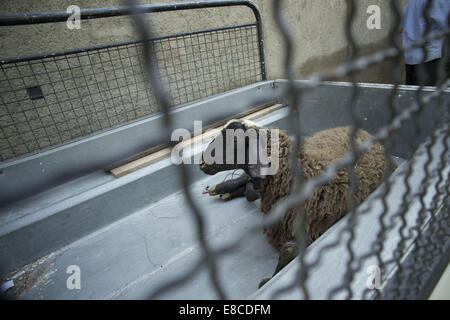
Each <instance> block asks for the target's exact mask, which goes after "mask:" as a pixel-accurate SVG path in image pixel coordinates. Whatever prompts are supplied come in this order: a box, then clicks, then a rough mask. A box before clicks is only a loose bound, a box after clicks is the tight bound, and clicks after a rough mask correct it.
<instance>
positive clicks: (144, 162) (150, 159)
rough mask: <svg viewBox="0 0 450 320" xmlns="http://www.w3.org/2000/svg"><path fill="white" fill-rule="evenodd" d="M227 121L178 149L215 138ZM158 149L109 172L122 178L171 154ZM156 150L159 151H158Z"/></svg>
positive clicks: (257, 114)
mask: <svg viewBox="0 0 450 320" xmlns="http://www.w3.org/2000/svg"><path fill="white" fill-rule="evenodd" d="M282 107H283V105H282V104H275V105H272V106H269V107H266V108H264V109H261V110H258V111H256V112H253V113H250V114H247V115H245V116H242V117H238V116H236V117H234V119H245V120H255V119H257V118H260V117H262V116H264V115H266V114H268V113H270V112H273V111H275V110H278V109H280V108H282ZM227 121H228V120H223V121H220V122H218V123H215V124H213V125H210V126H208V127H207V128H205V130H204V132H203V134H201V135H197V136H195V137H193V138H191V139H188V140H185V141H182V142H180V147H181V146H189V145H197V144H201V143H203V142H205V141H207V140H209V139H211V138H213V137H215V136H216V135H218V134H219V133H220V131H221V130H222V129H223V127H224V125H225V124H226V122H227ZM160 148H161V146H157V147H155V148H152V149H157V150H155V152H153V153H151V154H147V155H144V156H142V157H140V158H138V159H135V160H132V161H129V162H128V163H125V164H121V165H119V166H116V167H114V168H112V169H110V170H109V171H110V172H111V173H112V174H113V175H114V177H116V178H119V177H122V176H124V175H126V174H129V173H131V172H134V171H136V170H138V169H142V168H144V167H146V166H148V165H150V164H152V163H154V162H156V161H159V160H162V159H164V158H167V157H169V156H170V154H171V152H172V148H170V147H165V148H163V149H160ZM158 149H160V150H158Z"/></svg>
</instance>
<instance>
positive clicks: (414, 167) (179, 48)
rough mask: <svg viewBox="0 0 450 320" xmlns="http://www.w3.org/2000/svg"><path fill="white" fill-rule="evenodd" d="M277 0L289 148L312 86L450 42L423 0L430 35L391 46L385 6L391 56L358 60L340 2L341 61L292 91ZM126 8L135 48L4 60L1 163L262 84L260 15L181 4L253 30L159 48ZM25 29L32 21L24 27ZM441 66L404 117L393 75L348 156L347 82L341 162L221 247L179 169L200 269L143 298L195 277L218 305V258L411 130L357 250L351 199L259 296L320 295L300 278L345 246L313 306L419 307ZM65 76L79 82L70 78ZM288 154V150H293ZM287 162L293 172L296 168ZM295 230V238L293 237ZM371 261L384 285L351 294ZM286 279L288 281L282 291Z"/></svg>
mask: <svg viewBox="0 0 450 320" xmlns="http://www.w3.org/2000/svg"><path fill="white" fill-rule="evenodd" d="M281 2H282V1H278V0H276V1H273V7H272V12H273V16H274V18H275V21H276V22H277V25H278V27H279V28H280V30H281V36H282V38H283V40H284V43H285V48H286V50H285V51H284V52H282V53H281V54H282V55H283V67H284V73H285V74H286V77H287V79H288V86H287V87H288V93H287V98H286V105H287V106H288V107H289V110H290V115H292V116H290V117H289V119H290V121H289V129H288V131H290V132H292V133H293V135H294V136H295V139H296V140H295V141H302V137H303V136H304V132H303V131H302V127H301V125H300V123H299V121H298V119H299V116H298V115H300V117H301V115H302V113H301V110H302V104H303V103H304V100H303V98H304V96H305V95H306V94H307V93H308V92H310V91H311V90H314V89H315V88H317V87H318V86H320V83H321V81H323V80H328V79H335V78H336V77H343V76H350V77H352V78H353V79H355V76H354V75H355V73H357V72H358V71H360V70H363V69H365V68H368V67H370V66H372V65H374V64H377V63H381V62H385V61H387V60H388V61H389V62H390V63H392V65H393V66H395V65H398V64H399V63H401V55H402V54H403V52H405V50H407V49H410V48H413V47H418V48H422V50H423V52H426V50H425V48H426V44H427V42H428V41H430V40H432V39H448V37H449V26H448V23H447V26H446V27H444V28H443V29H442V30H440V31H432V30H431V18H430V10H431V6H432V2H433V1H431V0H429V1H427V2H426V5H425V6H424V12H423V14H424V17H426V19H425V20H426V21H427V25H428V27H427V28H426V32H425V35H424V37H423V38H422V39H420V40H418V41H416V42H414V43H413V44H412V45H411V46H410V47H402V46H401V45H400V44H399V43H398V39H397V33H398V29H399V27H400V24H401V8H400V7H399V4H398V2H396V1H391V2H390V3H391V9H392V11H393V12H394V17H395V22H394V24H393V26H392V28H391V31H390V40H391V45H392V47H391V48H389V49H386V50H383V51H381V52H376V53H373V54H371V55H368V56H364V57H360V56H359V55H358V46H357V44H356V42H355V37H354V34H353V31H352V24H353V21H354V19H355V14H356V8H357V5H358V2H357V1H355V0H351V1H349V2H348V3H349V5H348V14H347V17H346V19H345V21H343V23H345V30H346V35H347V40H348V46H349V47H350V48H351V50H350V52H351V57H350V59H349V61H348V62H347V63H344V64H342V65H340V66H337V67H336V68H335V69H334V70H332V71H331V72H329V73H326V74H315V75H313V76H311V77H309V78H308V79H307V81H295V79H296V78H297V75H296V73H295V71H294V69H293V65H294V63H293V56H294V51H293V48H294V46H293V41H294V40H293V35H292V33H291V31H290V30H289V22H288V21H287V20H286V19H285V18H284V16H283V14H282V11H281V9H280V6H281ZM126 3H127V5H128V6H129V9H130V10H131V11H126V13H127V14H129V13H131V14H132V15H133V18H134V20H135V23H136V26H137V31H138V35H139V37H140V38H141V40H140V41H133V42H126V43H120V44H114V45H105V46H99V47H93V48H84V49H81V50H76V51H73V52H62V53H58V54H56V55H52V56H42V55H41V56H34V57H27V58H14V59H8V60H3V61H1V74H0V76H1V79H0V81H1V83H2V86H1V87H2V89H1V90H2V92H1V99H2V100H1V108H2V109H1V114H0V121H1V127H2V131H1V137H0V138H1V140H0V141H1V143H0V150H1V160H2V161H4V160H7V159H11V158H15V157H17V156H20V155H24V154H28V153H29V152H32V151H36V150H41V149H42V148H45V147H47V146H53V145H57V144H60V143H61V142H64V141H69V140H73V139H74V138H76V137H80V136H84V135H86V134H91V133H93V132H97V131H98V130H101V129H107V128H111V127H112V126H115V125H118V124H121V123H125V122H129V121H132V120H135V119H139V118H140V117H143V116H146V115H149V114H152V113H153V112H156V111H159V112H161V113H162V114H163V115H164V121H165V125H166V128H167V132H171V131H172V130H173V129H175V128H174V126H173V120H174V119H173V117H174V115H173V114H171V113H170V110H171V109H172V107H173V106H174V105H180V104H183V103H187V102H190V101H193V100H196V99H200V98H204V97H208V96H210V95H213V94H217V93H221V92H223V91H225V90H228V89H231V88H235V87H239V86H243V85H246V84H249V83H254V82H257V81H261V80H265V77H266V76H265V71H264V54H263V48H262V29H261V18H260V16H259V13H257V9H256V7H255V6H254V4H253V3H252V2H251V1H230V0H228V1H227V0H225V1H204V2H203V3H202V2H196V3H190V2H184V5H185V6H186V9H187V8H188V7H189V6H191V7H196V6H197V7H214V6H215V7H217V6H218V7H222V6H236V5H238V6H239V5H246V6H250V7H251V8H252V10H253V11H254V12H255V17H256V22H255V23H250V24H243V25H238V26H228V27H224V28H216V29H210V30H201V31H198V32H190V33H185V34H177V35H171V36H167V37H160V38H156V37H154V36H153V35H152V31H151V28H150V26H149V25H148V21H147V20H146V19H145V17H144V16H145V14H146V13H148V12H149V11H152V10H151V6H148V5H139V4H137V3H136V2H135V1H132V0H128V1H126ZM117 14H119V13H117ZM120 14H124V12H121V13H120ZM449 18H450V17H449ZM38 19H43V20H46V19H47V20H48V21H52V19H56V18H55V17H48V16H47V17H40V18H39V17H38ZM25 20H26V19H25ZM3 21H6V23H5V22H4V23H5V24H14V23H17V24H19V22H17V21H18V20H15V21H16V22H11V21H14V20H11V21H9V22H8V19H5V20H3ZM61 21H62V20H61ZM447 21H450V20H447ZM31 22H32V21H31V20H29V22H25V23H31ZM22 23H23V21H22ZM146 39H152V40H151V41H146ZM447 43H448V42H447ZM424 59H426V54H425V57H424ZM138 61H139V62H138ZM448 61H449V57H448V52H447V53H446V54H445V55H444V56H443V57H442V59H441V62H440V64H439V72H438V75H439V81H438V86H436V87H433V88H429V87H427V88H425V87H424V86H419V87H418V88H417V91H416V97H415V99H414V100H413V101H411V103H410V105H409V107H408V108H403V109H400V108H399V107H398V105H397V104H398V101H397V99H398V92H399V85H400V81H401V80H400V79H399V77H398V75H397V74H395V71H393V73H392V80H393V82H395V83H396V84H395V85H393V86H392V88H391V89H390V90H391V94H390V98H389V101H388V104H389V106H388V110H389V112H390V115H389V121H388V122H387V123H386V124H385V125H383V126H380V127H379V128H378V130H377V131H376V132H375V133H374V134H372V138H370V139H368V140H366V141H365V143H363V144H362V145H359V146H357V145H356V143H355V142H354V141H353V139H354V137H355V134H356V129H357V128H361V127H362V119H360V118H359V115H358V113H357V111H356V105H357V101H358V99H359V91H360V89H359V88H360V85H358V83H356V81H355V80H354V81H353V82H352V87H353V89H352V98H351V99H350V103H349V105H348V114H350V116H351V119H352V123H351V125H352V126H353V128H354V129H353V130H352V131H351V134H350V138H351V141H352V143H351V148H350V151H349V152H348V153H347V154H346V155H345V156H344V158H343V159H341V160H339V161H336V162H334V163H333V164H331V165H329V166H328V167H327V168H326V170H325V171H324V174H323V175H320V176H318V177H315V178H312V179H310V180H308V181H301V180H300V176H299V175H298V177H297V176H295V178H294V182H293V185H296V186H297V188H296V189H295V192H294V191H292V192H291V193H290V195H289V196H287V197H286V198H284V199H282V200H280V201H279V202H278V203H277V205H276V206H275V207H274V208H273V209H272V210H271V211H270V214H268V215H266V216H265V218H264V220H263V222H262V223H255V224H254V225H253V226H252V227H251V228H249V229H246V230H245V232H242V234H241V235H240V236H239V237H236V239H233V241H232V242H230V243H227V244H226V245H223V246H221V247H219V248H212V246H211V245H210V244H209V243H208V240H207V239H206V237H205V230H204V228H205V221H204V214H203V213H202V212H203V210H204V209H205V208H202V207H200V206H199V205H198V203H197V201H196V199H195V197H194V196H193V195H192V192H191V190H190V187H189V186H190V177H189V172H188V170H187V169H186V166H185V165H180V166H179V168H178V169H179V175H180V177H181V181H182V184H181V188H182V191H183V194H184V195H185V199H186V203H187V204H188V205H189V208H190V212H191V213H192V219H193V220H194V222H195V226H196V229H195V232H196V234H197V239H198V243H199V246H200V247H201V249H202V258H201V259H199V260H198V261H197V263H195V264H193V265H192V266H190V267H189V270H186V272H185V273H184V274H182V275H181V276H179V277H177V278H175V279H173V280H172V281H171V282H169V283H167V284H165V285H163V286H161V287H158V288H149V291H151V292H150V293H149V297H150V298H157V297H159V296H160V295H162V294H164V293H166V292H168V291H170V290H173V289H176V288H178V287H179V286H180V285H182V284H183V283H185V282H188V281H189V280H190V279H192V277H194V276H195V275H196V274H197V273H198V272H199V270H202V267H205V268H206V269H207V270H208V274H209V279H210V282H211V284H212V286H213V287H214V289H215V292H216V294H217V297H218V298H222V299H223V298H227V295H226V293H225V291H224V289H223V285H222V284H221V281H220V279H219V277H218V271H217V269H218V261H219V259H220V258H221V257H223V256H225V255H228V254H231V253H232V252H233V251H235V250H238V248H239V245H240V243H242V241H245V239H246V238H247V237H249V234H252V233H254V232H260V231H261V229H262V228H263V227H267V226H269V225H271V224H273V223H274V222H276V221H278V220H279V219H280V218H281V217H282V216H283V215H284V214H285V212H286V211H287V209H289V208H292V207H294V206H296V205H298V204H300V203H303V202H305V201H306V200H307V199H308V198H309V197H310V196H311V194H312V193H313V191H314V189H315V188H316V187H318V186H321V185H324V184H326V183H327V182H329V181H330V180H331V179H332V178H333V176H334V174H335V173H336V170H338V169H340V168H346V169H347V170H348V171H349V176H352V175H354V167H355V164H356V163H357V159H358V157H359V156H360V155H361V154H362V153H364V152H365V151H366V150H368V149H369V148H370V146H371V145H372V143H374V142H375V141H379V142H381V143H382V144H383V145H384V147H385V153H386V155H387V156H388V155H392V154H395V153H396V152H395V150H394V149H395V146H396V145H397V144H398V141H396V140H398V139H399V132H400V130H401V129H402V128H404V125H405V123H408V126H409V127H408V130H407V133H408V135H409V136H408V139H409V141H410V142H411V148H410V150H411V151H410V152H409V154H407V155H405V156H404V157H405V162H404V163H403V165H402V166H401V170H400V171H399V172H397V174H394V175H393V176H389V174H388V173H389V172H390V170H391V169H392V168H389V166H388V167H387V168H386V172H385V174H384V178H383V179H384V181H383V184H382V186H381V187H380V188H379V189H378V190H377V192H375V193H374V194H373V195H372V196H371V197H369V199H368V200H367V201H366V202H365V206H366V207H365V208H364V210H366V211H368V210H369V209H368V208H374V207H377V209H378V210H379V214H378V215H377V220H376V224H377V225H376V227H374V228H373V230H375V231H373V232H374V233H376V235H375V238H374V240H373V241H372V242H371V243H369V244H368V248H369V249H368V251H367V252H363V253H362V254H356V253H355V252H356V251H357V249H355V248H356V245H357V243H355V242H356V241H357V240H356V239H360V238H358V236H359V231H358V226H360V225H361V221H360V220H361V219H362V217H361V215H362V213H361V210H362V209H361V206H359V207H358V206H356V205H355V204H354V203H351V201H350V203H349V205H348V208H349V210H348V213H347V215H346V217H345V219H343V221H341V222H340V225H339V228H340V229H339V232H338V234H337V235H336V230H334V232H335V235H336V237H334V238H333V241H331V242H330V241H329V242H326V241H322V242H321V243H319V244H318V245H314V246H309V247H308V246H307V243H306V242H305V241H302V239H303V238H305V237H303V236H301V235H300V236H299V237H297V241H298V243H297V244H298V246H299V248H300V254H299V256H298V259H296V260H295V261H294V262H292V264H294V263H295V264H296V265H297V266H298V268H297V269H294V268H290V269H289V270H287V271H286V272H284V274H283V272H281V275H280V277H278V281H277V279H274V281H273V282H274V285H272V286H269V289H267V290H265V291H264V293H263V294H262V295H261V296H257V297H263V298H277V297H281V298H283V297H286V295H287V294H289V293H292V292H297V294H296V295H294V297H296V298H305V299H308V298H315V297H317V295H316V294H315V290H317V288H316V286H315V283H312V281H311V278H314V277H317V276H318V275H317V273H316V274H315V275H313V273H314V270H315V269H316V268H318V267H319V266H320V265H321V264H323V263H324V261H325V262H326V261H327V256H329V255H330V254H331V253H332V252H333V251H334V250H336V249H337V248H341V249H342V248H345V252H346V255H345V257H343V258H342V259H341V261H340V264H341V265H343V266H345V272H344V273H343V274H341V275H340V276H341V278H340V279H339V285H338V286H336V287H334V288H332V289H330V290H328V291H327V292H325V294H324V295H323V296H322V297H326V298H336V297H338V298H371V299H373V298H382V299H383V298H395V299H401V298H426V297H427V295H428V294H429V293H430V290H431V289H432V287H433V285H434V284H435V283H436V280H437V278H439V276H440V274H441V273H442V267H443V266H444V267H445V266H446V265H447V264H448V261H449V219H448V192H449V185H448V179H449V152H448V149H449V148H448V143H449V125H448V119H449V118H448V116H449V114H448V95H445V94H444V93H445V92H446V90H447V86H448V73H447V70H448ZM392 70H395V68H392ZM74 79H77V81H73V80H74ZM149 84H150V85H151V86H149ZM150 87H151V88H152V89H149V88H150ZM447 91H448V90H447ZM72 93H73V95H72ZM248 104H249V105H252V101H248ZM425 113H427V114H428V115H431V116H428V117H427V118H426V119H427V123H426V125H424V124H423V120H422V116H423V114H425ZM425 126H426V127H427V128H425ZM402 134H404V130H403V131H402ZM169 138H170V137H169V136H168V137H167V142H168V143H169V144H172V142H170V139H169ZM294 154H296V152H292V153H291V155H294ZM291 161H292V162H291V163H295V159H294V158H293V159H292V160H291ZM299 169H300V168H299ZM356 188H357V185H356V184H355V182H353V183H351V189H352V192H355V190H356ZM350 198H351V197H350ZM411 210H415V213H414V214H411ZM298 232H299V233H302V232H304V231H303V229H301V228H299V230H298ZM393 234H394V237H395V239H396V240H397V241H395V242H392V241H391V239H392V237H393ZM392 243H395V248H393V249H392V248H391V249H392V251H393V252H394V254H393V255H392V256H388V257H387V255H386V254H384V253H385V251H386V249H389V247H391V246H392ZM369 260H370V261H373V262H374V264H375V265H376V266H378V268H379V269H380V274H381V276H382V278H381V280H380V282H381V283H382V288H381V289H380V288H377V289H380V290H371V289H369V288H367V289H366V290H364V292H359V291H358V290H356V291H358V292H356V291H355V289H354V282H355V275H356V274H357V273H358V272H361V270H362V269H363V267H364V266H366V262H367V261H369ZM283 279H284V280H289V281H282V280H283ZM298 289H299V290H298ZM288 297H292V296H288Z"/></svg>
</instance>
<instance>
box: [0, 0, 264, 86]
mask: <svg viewBox="0 0 450 320" xmlns="http://www.w3.org/2000/svg"><path fill="white" fill-rule="evenodd" d="M232 6H246V7H248V8H250V9H251V10H252V12H253V15H254V16H255V19H256V23H257V30H258V42H259V58H260V61H261V74H262V80H263V81H265V80H267V76H266V66H265V54H264V40H263V39H264V38H263V29H262V19H261V13H260V11H259V8H258V6H257V5H256V4H255V3H254V2H253V1H250V0H204V1H182V2H181V1H180V2H169V3H157V4H139V5H138V10H139V12H142V13H153V12H169V11H179V10H187V9H206V8H221V7H232ZM131 12H132V10H131V9H130V8H129V7H128V6H120V7H105V8H85V9H81V11H80V19H81V20H88V19H98V18H108V17H119V16H127V15H130V14H131ZM71 15H72V13H71V12H67V11H62V10H61V11H49V12H31V13H9V14H0V26H17V25H29V24H40V23H52V22H65V21H67V19H68V18H69V17H70V16H71Z"/></svg>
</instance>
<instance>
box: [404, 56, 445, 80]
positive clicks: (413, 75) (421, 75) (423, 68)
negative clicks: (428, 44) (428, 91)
mask: <svg viewBox="0 0 450 320" xmlns="http://www.w3.org/2000/svg"><path fill="white" fill-rule="evenodd" d="M441 60H442V59H435V60H431V61H428V62H425V63H420V64H415V65H410V64H406V65H405V66H406V81H405V84H407V85H415V86H419V85H423V86H439V85H441V84H442V83H438V81H439V80H440V79H439V77H440V74H439V67H441ZM443 68H444V70H445V71H444V72H445V74H446V79H448V78H449V77H450V59H448V61H447V63H446V64H445V66H443ZM446 79H443V80H444V81H445V80H446Z"/></svg>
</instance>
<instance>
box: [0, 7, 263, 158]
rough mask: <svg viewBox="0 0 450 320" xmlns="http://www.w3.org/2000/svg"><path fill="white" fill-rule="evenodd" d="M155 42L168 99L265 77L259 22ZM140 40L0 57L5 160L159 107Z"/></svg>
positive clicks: (0, 150)
mask: <svg viewBox="0 0 450 320" xmlns="http://www.w3.org/2000/svg"><path fill="white" fill-rule="evenodd" d="M119 14H123V13H121V12H120V11H119V12H117V15H119ZM150 42H151V43H152V44H151V45H152V47H153V48H154V50H153V51H152V57H151V59H152V60H153V61H155V63H156V65H157V68H158V72H159V74H160V77H161V81H163V83H164V84H165V85H166V86H167V88H168V89H169V92H170V97H169V99H170V104H171V105H175V106H179V105H182V104H184V103H188V102H192V101H194V100H198V99H201V98H205V97H209V96H211V95H214V94H218V93H222V92H224V91H227V90H230V89H234V88H237V87H241V86H244V85H247V84H251V83H254V82H257V81H261V80H265V74H264V72H265V71H264V68H262V67H261V60H262V57H260V36H259V34H258V24H257V22H253V23H247V24H241V25H232V26H225V27H220V28H211V29H207V30H198V31H194V32H185V33H177V34H172V35H164V36H159V37H157V36H154V37H152V38H151V40H150ZM142 43H143V42H142V41H141V40H138V41H124V42H120V43H112V44H105V45H97V46H91V47H86V48H81V49H74V50H69V51H62V52H56V53H52V54H40V55H34V56H26V57H18V58H12V59H5V60H2V61H0V88H1V89H0V90H1V91H0V126H1V128H2V129H1V131H0V162H2V161H5V160H8V159H12V158H17V157H18V156H22V155H26V154H29V153H31V152H36V151H40V150H42V149H44V148H47V147H51V146H55V145H59V144H61V143H63V142H69V141H73V140H74V139H76V138H80V137H84V136H86V135H88V134H91V133H95V132H98V131H100V130H105V129H110V128H112V127H114V126H117V125H120V124H124V123H129V122H130V121H133V120H136V119H140V118H142V117H145V116H148V115H151V114H154V113H155V112H158V111H160V106H159V105H158V103H157V100H156V98H155V94H154V92H153V90H152V89H151V87H150V86H149V85H148V83H147V81H145V79H144V78H143V75H144V72H143V70H144V69H143V60H142Z"/></svg>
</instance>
